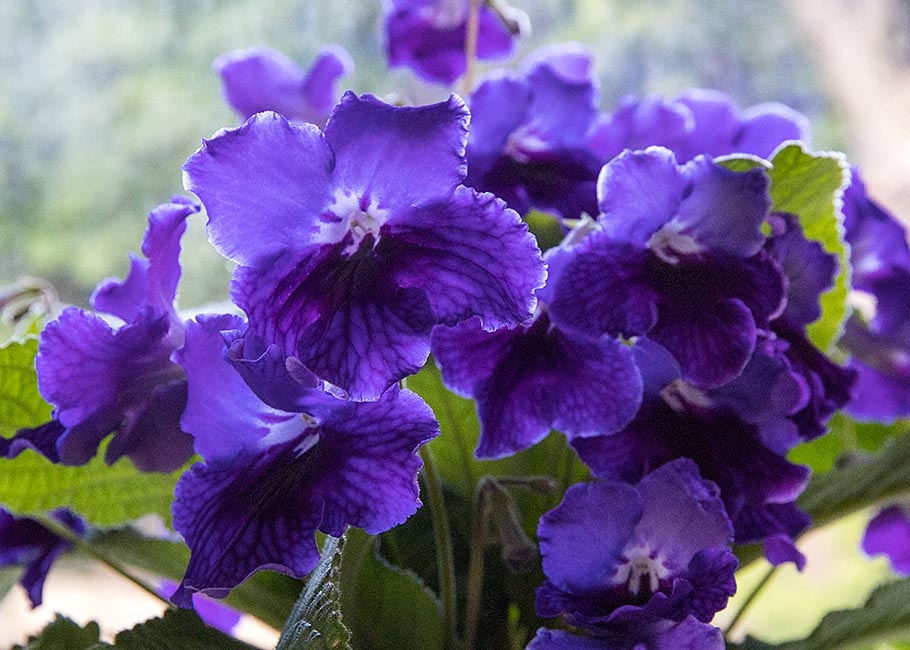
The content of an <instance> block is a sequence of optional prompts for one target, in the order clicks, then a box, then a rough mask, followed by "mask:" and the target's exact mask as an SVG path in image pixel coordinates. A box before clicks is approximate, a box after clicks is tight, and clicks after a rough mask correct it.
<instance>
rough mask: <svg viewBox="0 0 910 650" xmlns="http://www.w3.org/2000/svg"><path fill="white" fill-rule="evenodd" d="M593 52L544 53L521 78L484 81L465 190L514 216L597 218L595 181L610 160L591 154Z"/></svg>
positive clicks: (564, 48)
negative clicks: (488, 197)
mask: <svg viewBox="0 0 910 650" xmlns="http://www.w3.org/2000/svg"><path fill="white" fill-rule="evenodd" d="M593 67H594V64H593V58H592V56H591V53H590V52H589V51H588V49H587V48H585V47H583V46H581V45H579V44H577V43H564V44H560V45H557V46H553V47H548V48H544V49H543V50H540V51H539V52H537V53H535V55H534V56H533V57H532V58H531V59H530V60H529V61H527V62H526V63H525V66H524V71H523V72H522V73H521V74H518V75H500V76H498V77H494V78H492V79H488V80H486V81H484V82H483V83H482V84H481V85H480V86H479V87H478V88H477V90H476V91H475V92H474V93H473V95H471V98H470V105H471V134H470V139H469V141H468V149H467V156H468V177H467V179H466V180H465V184H466V185H468V186H470V187H473V188H475V189H477V190H480V191H484V192H492V193H493V194H495V195H496V196H498V197H500V198H501V199H503V200H504V201H505V202H506V203H507V204H508V205H509V207H510V208H512V209H514V210H517V211H518V212H519V213H522V214H524V213H526V212H527V211H528V210H530V209H531V208H537V209H539V210H545V211H552V212H556V213H558V214H559V216H561V217H562V218H564V219H576V218H578V217H580V216H581V214H582V213H587V214H589V215H591V216H594V215H595V214H596V213H597V197H596V189H595V188H596V182H597V174H598V173H599V172H600V168H601V166H602V164H603V160H605V158H600V157H598V156H595V155H594V154H593V153H592V152H591V151H590V150H589V148H588V145H587V136H588V131H589V130H590V128H591V127H592V125H593V124H594V121H595V119H596V118H597V102H598V94H599V93H598V84H597V80H596V77H595V76H594V74H593Z"/></svg>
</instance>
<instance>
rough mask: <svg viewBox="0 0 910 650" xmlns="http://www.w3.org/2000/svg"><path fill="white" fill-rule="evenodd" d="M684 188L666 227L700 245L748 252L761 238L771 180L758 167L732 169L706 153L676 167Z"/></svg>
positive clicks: (740, 253) (753, 250)
mask: <svg viewBox="0 0 910 650" xmlns="http://www.w3.org/2000/svg"><path fill="white" fill-rule="evenodd" d="M682 173H683V175H684V176H685V178H686V180H687V181H688V182H689V183H690V185H689V187H690V188H691V191H690V192H687V193H686V196H685V198H684V199H683V200H682V202H681V203H680V205H679V210H678V212H676V214H675V215H674V216H673V219H672V220H671V221H669V223H667V226H666V227H667V228H668V229H669V230H671V231H672V232H673V233H674V234H679V235H684V236H688V237H691V238H692V239H693V240H694V241H695V242H696V244H697V245H698V246H700V247H702V248H703V249H710V250H714V251H724V252H726V253H730V254H732V255H736V256H738V257H742V258H746V257H751V256H753V255H755V254H756V253H758V251H759V249H761V247H762V245H763V244H764V243H765V236H764V234H762V232H761V226H762V224H763V223H764V221H765V219H766V218H767V216H768V214H769V212H770V210H771V197H770V195H769V194H768V190H769V188H770V185H771V182H770V180H769V179H768V175H767V173H766V172H765V170H764V169H762V168H760V167H758V168H756V169H753V170H751V171H746V172H734V171H731V170H729V169H727V168H725V167H723V166H722V165H718V164H717V163H715V162H714V161H713V160H711V159H710V158H707V157H701V156H700V157H698V158H696V159H694V160H692V161H691V162H689V163H688V164H687V165H686V166H685V167H683V169H682Z"/></svg>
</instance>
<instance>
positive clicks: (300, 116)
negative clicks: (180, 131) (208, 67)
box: [213, 45, 354, 125]
mask: <svg viewBox="0 0 910 650" xmlns="http://www.w3.org/2000/svg"><path fill="white" fill-rule="evenodd" d="M213 67H214V68H215V71H216V72H218V74H219V75H221V82H222V90H223V92H224V97H225V99H226V100H227V102H228V104H230V105H231V108H233V109H234V110H235V111H237V112H238V113H240V115H241V116H242V117H243V118H244V119H246V118H248V117H250V116H251V115H253V114H255V113H260V112H262V111H275V112H276V113H281V114H282V115H284V116H285V117H286V118H288V119H289V120H300V121H302V122H312V123H314V124H319V125H322V124H325V121H326V119H327V118H328V116H329V113H330V112H331V111H332V107H333V106H334V105H335V102H336V101H337V99H338V95H337V94H336V93H335V82H336V81H337V80H338V79H339V78H340V77H343V76H345V75H348V74H350V73H351V72H352V71H353V69H354V62H353V60H352V59H351V55H350V54H348V53H347V51H346V50H345V49H344V48H342V47H341V46H338V45H327V46H325V47H323V48H322V49H321V50H319V53H318V54H317V55H316V58H315V59H314V60H313V63H312V64H311V65H310V68H309V69H308V70H307V71H306V72H304V71H303V70H301V69H300V68H299V67H298V66H297V64H295V63H294V62H293V61H291V60H290V59H289V58H287V57H286V56H285V55H283V54H282V53H280V52H276V51H275V50H270V49H266V48H254V49H249V50H235V51H233V52H228V53H227V54H222V55H221V56H219V57H218V58H217V59H215V63H214V64H213Z"/></svg>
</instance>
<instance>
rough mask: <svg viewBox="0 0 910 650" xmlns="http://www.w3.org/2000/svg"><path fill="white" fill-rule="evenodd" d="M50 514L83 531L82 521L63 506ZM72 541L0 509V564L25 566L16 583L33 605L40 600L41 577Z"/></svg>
mask: <svg viewBox="0 0 910 650" xmlns="http://www.w3.org/2000/svg"><path fill="white" fill-rule="evenodd" d="M50 517H52V518H53V519H55V520H56V521H58V522H59V523H61V524H62V525H64V526H66V527H67V528H69V529H70V530H72V531H73V532H74V533H76V534H77V535H84V534H85V523H84V522H83V521H82V520H81V519H80V518H79V517H77V516H76V515H74V514H73V513H72V512H70V511H69V510H66V509H60V510H54V511H53V512H51V513H50ZM71 547H72V544H71V543H70V542H69V541H67V540H65V539H64V538H62V537H60V536H59V535H57V534H56V533H54V532H53V531H52V530H50V529H49V528H47V527H46V526H44V525H42V524H41V522H39V521H37V520H35V519H30V518H28V517H14V516H13V515H11V514H10V513H8V512H7V511H6V510H3V509H0V567H10V566H21V565H24V566H25V571H24V573H23V574H22V577H21V578H20V579H19V584H21V585H22V587H23V588H24V589H25V591H26V593H27V594H28V599H29V601H31V603H32V607H37V606H38V605H40V604H41V600H42V591H43V590H44V580H45V578H47V574H48V571H50V568H51V565H52V564H53V563H54V561H55V560H56V559H57V558H58V557H59V556H60V554H61V553H64V552H65V551H67V550H69V549H70V548H71Z"/></svg>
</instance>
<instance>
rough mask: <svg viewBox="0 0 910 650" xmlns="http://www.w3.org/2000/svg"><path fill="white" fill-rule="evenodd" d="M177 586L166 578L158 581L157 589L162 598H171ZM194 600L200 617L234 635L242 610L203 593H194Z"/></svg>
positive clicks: (241, 616) (210, 624)
mask: <svg viewBox="0 0 910 650" xmlns="http://www.w3.org/2000/svg"><path fill="white" fill-rule="evenodd" d="M177 588H178V585H177V583H176V582H174V581H173V580H166V579H164V580H160V581H159V582H158V586H157V587H156V588H155V591H156V592H157V593H158V595H160V596H161V597H162V598H170V597H171V596H172V595H173V594H174V592H175V591H176V590H177ZM192 600H193V609H194V610H196V613H197V614H199V618H201V619H202V621H203V623H205V624H206V625H208V626H210V627H213V628H215V629H216V630H221V631H222V632H224V633H225V634H230V635H233V634H234V628H236V627H237V624H238V623H240V619H241V618H243V613H242V612H240V611H238V610H236V609H234V608H233V607H229V606H228V605H225V604H224V603H219V602H218V601H216V600H212V599H211V598H209V597H207V596H204V595H202V594H193V596H192Z"/></svg>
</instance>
